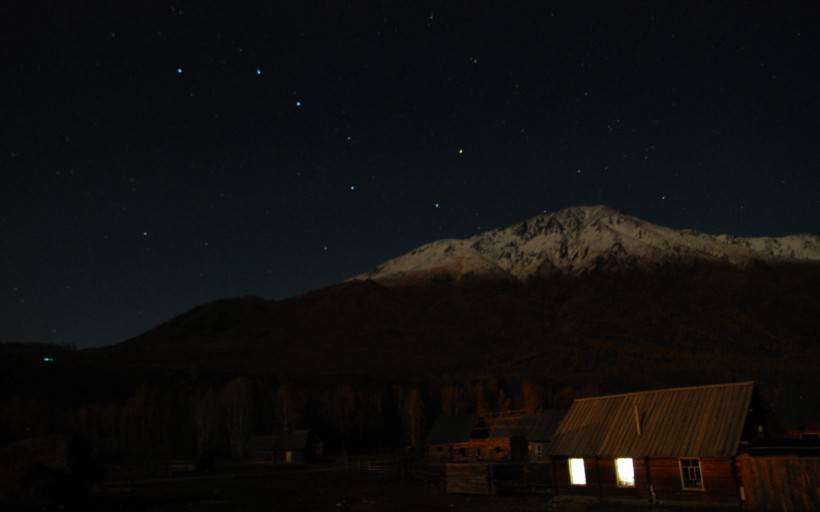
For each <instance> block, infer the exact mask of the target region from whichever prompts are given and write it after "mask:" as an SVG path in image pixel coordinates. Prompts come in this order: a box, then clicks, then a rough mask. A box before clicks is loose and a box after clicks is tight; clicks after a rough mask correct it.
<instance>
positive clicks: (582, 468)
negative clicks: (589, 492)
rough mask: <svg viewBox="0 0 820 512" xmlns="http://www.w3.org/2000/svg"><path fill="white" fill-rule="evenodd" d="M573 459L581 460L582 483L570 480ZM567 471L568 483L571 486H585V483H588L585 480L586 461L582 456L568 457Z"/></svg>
mask: <svg viewBox="0 0 820 512" xmlns="http://www.w3.org/2000/svg"><path fill="white" fill-rule="evenodd" d="M574 460H580V461H581V470H582V471H583V474H582V476H583V477H584V482H583V483H575V482H573V481H572V480H573V479H572V475H573V471H572V461H574ZM567 471H568V472H569V485H571V486H573V487H586V486H587V485H589V484H588V482H587V463H586V460H585V459H584V458H583V457H568V458H567Z"/></svg>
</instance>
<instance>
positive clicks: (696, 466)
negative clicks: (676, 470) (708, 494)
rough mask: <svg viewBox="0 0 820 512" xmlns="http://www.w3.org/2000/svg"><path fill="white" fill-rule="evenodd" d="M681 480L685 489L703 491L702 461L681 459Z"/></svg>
mask: <svg viewBox="0 0 820 512" xmlns="http://www.w3.org/2000/svg"><path fill="white" fill-rule="evenodd" d="M680 480H681V487H683V488H684V489H692V490H702V489H703V476H702V473H701V471H700V460H698V459H680Z"/></svg>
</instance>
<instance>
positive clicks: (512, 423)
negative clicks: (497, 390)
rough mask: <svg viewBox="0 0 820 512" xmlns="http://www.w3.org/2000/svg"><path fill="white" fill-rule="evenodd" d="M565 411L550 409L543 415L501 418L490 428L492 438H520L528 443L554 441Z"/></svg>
mask: <svg viewBox="0 0 820 512" xmlns="http://www.w3.org/2000/svg"><path fill="white" fill-rule="evenodd" d="M563 414H564V411H561V410H558V409H549V410H547V411H544V412H543V413H541V414H530V415H521V416H511V417H509V418H504V417H499V418H497V419H495V420H494V421H493V422H492V423H491V426H490V437H519V438H522V439H526V440H527V441H549V440H550V439H552V436H553V434H554V433H555V430H556V429H557V428H558V424H559V422H560V421H561V417H562V416H563Z"/></svg>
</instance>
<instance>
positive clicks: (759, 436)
mask: <svg viewBox="0 0 820 512" xmlns="http://www.w3.org/2000/svg"><path fill="white" fill-rule="evenodd" d="M767 423H768V415H767V413H766V411H765V410H764V408H763V407H762V404H761V401H760V399H759V398H758V396H757V393H756V392H755V387H754V383H753V382H740V383H732V384H720V385H710V386H696V387H684V388H672V389H660V390H656V391H644V392H638V393H626V394H619V395H611V396H602V397H593V398H583V399H578V400H575V401H574V402H573V404H572V406H571V407H570V409H569V411H568V412H567V414H566V416H565V417H564V419H563V421H562V422H561V425H560V426H559V427H558V430H557V431H556V433H555V435H554V437H553V440H552V443H551V444H550V448H549V452H550V456H551V457H552V460H553V475H554V490H555V492H556V493H557V494H573V495H588V496H594V497H598V498H602V499H607V500H625V501H630V500H640V501H645V502H652V503H667V504H686V505H694V504H702V505H709V506H720V505H728V506H734V507H738V506H740V505H741V504H742V496H743V488H742V483H741V480H740V476H739V471H738V465H737V460H736V457H737V455H738V454H739V452H740V451H741V448H742V447H744V446H745V445H747V444H748V443H750V442H752V441H755V440H763V439H765V438H767V437H768V428H769V427H768V424H767Z"/></svg>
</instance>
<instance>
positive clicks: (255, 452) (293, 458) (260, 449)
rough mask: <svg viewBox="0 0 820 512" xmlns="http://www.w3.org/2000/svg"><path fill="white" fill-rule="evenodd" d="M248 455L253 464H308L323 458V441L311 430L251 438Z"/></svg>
mask: <svg viewBox="0 0 820 512" xmlns="http://www.w3.org/2000/svg"><path fill="white" fill-rule="evenodd" d="M246 453H247V455H248V460H249V462H251V463H252V464H306V463H308V462H312V461H315V460H317V459H319V458H320V457H321V456H322V441H321V440H320V439H319V438H318V437H317V436H316V435H315V434H314V433H312V432H311V431H310V430H291V431H289V432H282V433H278V434H273V435H259V436H253V437H251V438H250V440H249V441H248V444H247V450H246Z"/></svg>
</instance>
